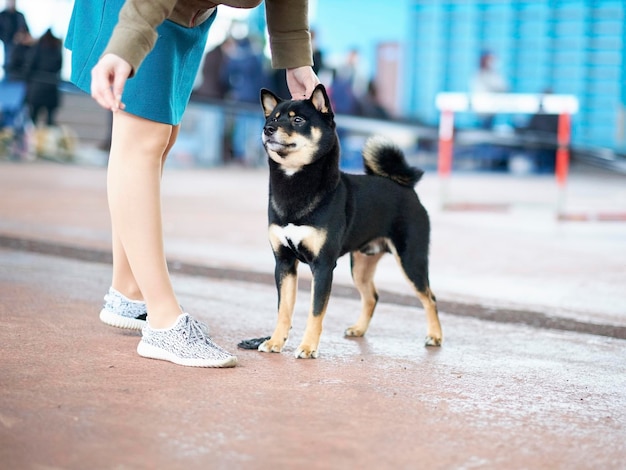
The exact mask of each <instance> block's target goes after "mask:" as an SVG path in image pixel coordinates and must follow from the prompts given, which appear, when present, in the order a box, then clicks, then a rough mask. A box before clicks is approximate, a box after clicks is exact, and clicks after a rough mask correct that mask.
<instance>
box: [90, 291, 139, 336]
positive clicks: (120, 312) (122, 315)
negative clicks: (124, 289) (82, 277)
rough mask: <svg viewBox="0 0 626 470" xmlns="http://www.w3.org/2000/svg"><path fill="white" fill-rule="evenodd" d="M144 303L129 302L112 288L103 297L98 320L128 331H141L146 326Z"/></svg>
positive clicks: (129, 300)
mask: <svg viewBox="0 0 626 470" xmlns="http://www.w3.org/2000/svg"><path fill="white" fill-rule="evenodd" d="M147 315H148V312H147V310H146V303H145V302H142V301H139V300H131V299H129V298H128V297H126V296H125V295H123V294H121V293H120V292H118V291H117V290H115V289H113V287H110V288H109V292H107V294H106V295H105V296H104V306H103V307H102V310H101V311H100V320H101V321H102V322H103V323H106V324H107V325H111V326H116V327H118V328H127V329H130V330H141V329H142V328H143V327H144V326H145V324H146V316H147Z"/></svg>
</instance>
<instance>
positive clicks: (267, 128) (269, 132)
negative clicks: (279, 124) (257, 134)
mask: <svg viewBox="0 0 626 470" xmlns="http://www.w3.org/2000/svg"><path fill="white" fill-rule="evenodd" d="M263 132H264V133H265V135H267V136H270V135H272V134H274V133H275V132H276V126H274V125H272V124H267V125H266V126H265V127H264V128H263Z"/></svg>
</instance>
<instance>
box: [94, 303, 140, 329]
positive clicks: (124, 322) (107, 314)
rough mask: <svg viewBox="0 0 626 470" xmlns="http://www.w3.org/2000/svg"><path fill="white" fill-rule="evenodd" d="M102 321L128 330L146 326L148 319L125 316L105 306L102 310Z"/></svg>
mask: <svg viewBox="0 0 626 470" xmlns="http://www.w3.org/2000/svg"><path fill="white" fill-rule="evenodd" d="M100 321H101V322H102V323H106V324H107V325H109V326H114V327H116V328H124V329H126V330H141V329H142V328H143V327H144V326H146V320H138V319H137V318H128V317H123V316H121V315H118V314H116V313H113V312H111V311H110V310H107V309H104V308H103V309H102V310H101V311H100Z"/></svg>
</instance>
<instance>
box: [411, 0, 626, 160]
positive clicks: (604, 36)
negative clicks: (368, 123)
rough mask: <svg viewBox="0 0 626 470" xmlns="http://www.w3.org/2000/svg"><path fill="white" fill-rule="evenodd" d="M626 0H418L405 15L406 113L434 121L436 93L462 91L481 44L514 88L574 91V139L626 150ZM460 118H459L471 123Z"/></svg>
mask: <svg viewBox="0 0 626 470" xmlns="http://www.w3.org/2000/svg"><path fill="white" fill-rule="evenodd" d="M625 5H626V2H624V1H623V0H550V1H532V0H517V1H507V2H505V1H484V0H483V1H477V0H458V1H415V2H413V4H412V5H411V7H410V12H408V14H409V15H410V18H411V24H412V25H413V27H412V28H411V33H410V38H408V40H407V43H406V56H405V59H406V65H407V71H406V75H405V76H404V78H405V80H406V84H410V85H411V86H408V87H407V91H408V93H409V94H408V95H407V97H406V98H407V112H408V113H410V114H412V115H415V116H419V117H421V118H423V119H424V120H426V121H428V122H435V121H436V120H437V113H436V110H435V108H434V106H433V98H434V95H435V94H436V93H437V92H439V91H467V86H468V77H471V76H472V74H473V73H474V72H475V69H476V64H477V63H478V57H479V54H480V53H481V51H482V50H484V49H489V50H491V51H493V52H494V53H495V54H496V55H497V57H498V58H499V61H500V63H499V68H500V71H501V72H502V74H503V75H504V76H505V77H506V78H507V80H508V81H509V84H510V87H511V91H512V92H517V93H540V92H542V91H543V90H546V89H550V90H552V91H553V92H555V93H565V94H573V95H575V96H577V97H578V99H579V101H580V105H581V108H580V111H579V113H578V114H577V115H576V116H575V118H574V120H573V123H574V143H575V145H578V146H601V147H609V148H622V149H626V140H625V139H626V136H624V111H625V107H626V52H625V49H624V45H625V44H626V23H625V14H626V11H625V9H626V6H625ZM468 119H469V118H465V121H463V118H461V121H460V123H461V124H463V123H464V122H465V123H466V124H468V123H469V120H468Z"/></svg>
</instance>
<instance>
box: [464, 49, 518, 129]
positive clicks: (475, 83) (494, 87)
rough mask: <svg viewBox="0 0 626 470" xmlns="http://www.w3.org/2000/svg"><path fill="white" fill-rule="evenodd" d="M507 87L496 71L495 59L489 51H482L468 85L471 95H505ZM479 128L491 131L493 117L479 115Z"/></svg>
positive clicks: (504, 80) (490, 115)
mask: <svg viewBox="0 0 626 470" xmlns="http://www.w3.org/2000/svg"><path fill="white" fill-rule="evenodd" d="M508 90H509V85H508V83H507V81H506V79H505V78H504V77H503V76H502V74H501V73H500V72H499V71H498V69H497V58H496V56H495V55H494V54H493V53H492V52H491V51H483V52H482V53H481V55H480V60H479V63H478V70H477V71H476V74H475V75H474V76H473V77H472V81H471V83H470V92H471V93H506V92H507V91H508ZM478 119H479V123H480V127H481V128H483V129H492V128H493V122H494V119H495V116H494V115H492V114H480V115H479V116H478Z"/></svg>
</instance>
